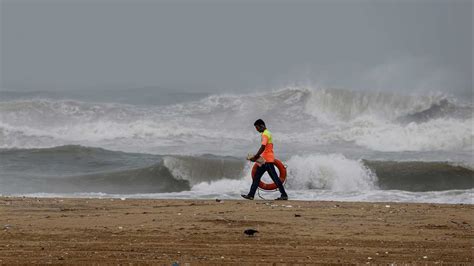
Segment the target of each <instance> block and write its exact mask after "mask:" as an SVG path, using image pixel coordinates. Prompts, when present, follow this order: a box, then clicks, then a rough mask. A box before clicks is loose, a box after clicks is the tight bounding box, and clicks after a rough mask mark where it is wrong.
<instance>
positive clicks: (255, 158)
mask: <svg viewBox="0 0 474 266" xmlns="http://www.w3.org/2000/svg"><path fill="white" fill-rule="evenodd" d="M264 150H265V145H262V146H260V149H259V150H258V152H257V154H255V156H253V157H252V159H250V161H252V162H255V161H256V160H257V159H258V158H259V157H260V154H262V152H263V151H264Z"/></svg>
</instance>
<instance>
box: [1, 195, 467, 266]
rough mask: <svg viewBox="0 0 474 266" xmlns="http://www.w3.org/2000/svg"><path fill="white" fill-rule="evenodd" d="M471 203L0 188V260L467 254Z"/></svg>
mask: <svg viewBox="0 0 474 266" xmlns="http://www.w3.org/2000/svg"><path fill="white" fill-rule="evenodd" d="M472 213H474V205H472V204H433V203H388V202H387V203H382V202H336V201H299V200H298V201H292V200H290V201H266V200H255V201H244V200H220V201H217V200H200V199H197V200H194V199H172V200H171V199H128V198H127V199H125V200H121V199H119V198H28V197H8V196H3V197H0V229H1V230H0V264H25V263H41V264H43V263H55V264H56V263H61V264H62V263H70V264H71V263H72V264H80V263H147V264H150V263H154V264H156V263H158V264H166V265H171V264H173V263H175V262H176V263H179V264H180V265H185V264H186V263H189V264H190V265H196V264H198V265H202V264H256V263H258V264H274V263H276V264H279V263H282V264H288V263H290V264H291V263H300V264H314V263H430V264H433V263H465V264H470V263H472V262H473V257H472V256H473V255H472V254H473V253H472V252H473V240H474V233H473V230H472V229H473V228H472V227H473V226H474V215H472ZM246 229H256V230H258V231H259V232H258V233H256V234H255V235H254V236H247V235H245V234H244V231H245V230H246Z"/></svg>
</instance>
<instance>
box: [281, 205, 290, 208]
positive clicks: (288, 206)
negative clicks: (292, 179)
mask: <svg viewBox="0 0 474 266" xmlns="http://www.w3.org/2000/svg"><path fill="white" fill-rule="evenodd" d="M281 206H282V207H287V208H293V206H291V205H281Z"/></svg>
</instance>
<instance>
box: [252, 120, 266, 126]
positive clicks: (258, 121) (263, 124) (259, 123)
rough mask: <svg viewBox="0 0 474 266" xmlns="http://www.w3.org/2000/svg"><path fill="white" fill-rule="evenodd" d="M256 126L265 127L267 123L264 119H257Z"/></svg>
mask: <svg viewBox="0 0 474 266" xmlns="http://www.w3.org/2000/svg"><path fill="white" fill-rule="evenodd" d="M253 125H254V126H265V122H263V120H262V119H257V121H255V123H253Z"/></svg>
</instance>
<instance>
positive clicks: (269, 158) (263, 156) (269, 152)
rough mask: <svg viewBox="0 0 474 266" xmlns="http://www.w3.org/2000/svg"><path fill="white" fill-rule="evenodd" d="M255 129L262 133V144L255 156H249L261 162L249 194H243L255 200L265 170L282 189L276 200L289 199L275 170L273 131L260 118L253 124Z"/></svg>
mask: <svg viewBox="0 0 474 266" xmlns="http://www.w3.org/2000/svg"><path fill="white" fill-rule="evenodd" d="M253 125H254V126H255V129H256V130H257V131H258V132H260V133H262V146H260V149H259V150H258V152H257V154H255V155H254V156H253V157H251V158H249V160H250V161H252V162H255V161H256V162H257V163H261V165H259V166H258V168H257V171H256V173H255V177H254V179H253V182H252V186H251V187H250V192H249V194H247V195H244V194H243V195H241V196H242V197H243V198H245V199H248V200H253V197H254V196H255V192H256V191H257V187H258V184H259V183H260V179H261V178H262V176H263V174H264V173H265V172H268V174H269V175H270V177H271V178H272V180H273V182H275V184H276V185H277V187H278V189H279V190H280V193H281V196H280V197H279V198H276V200H288V195H287V194H286V191H285V188H284V187H283V184H282V183H281V180H280V178H279V177H278V174H277V173H276V171H275V165H274V162H275V155H274V154H273V138H272V133H270V131H268V129H267V128H266V126H265V122H263V120H262V119H258V120H257V121H255V123H254V124H253Z"/></svg>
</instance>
